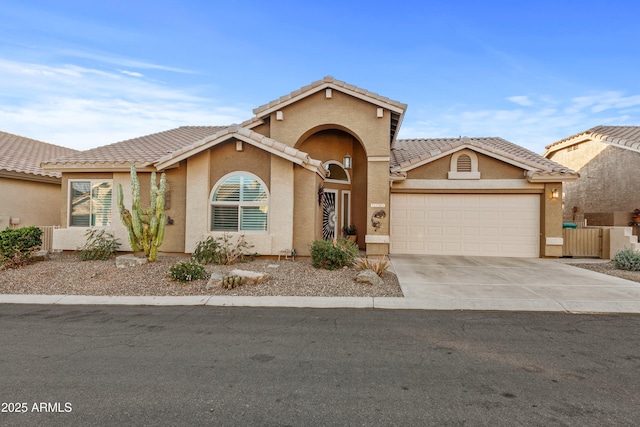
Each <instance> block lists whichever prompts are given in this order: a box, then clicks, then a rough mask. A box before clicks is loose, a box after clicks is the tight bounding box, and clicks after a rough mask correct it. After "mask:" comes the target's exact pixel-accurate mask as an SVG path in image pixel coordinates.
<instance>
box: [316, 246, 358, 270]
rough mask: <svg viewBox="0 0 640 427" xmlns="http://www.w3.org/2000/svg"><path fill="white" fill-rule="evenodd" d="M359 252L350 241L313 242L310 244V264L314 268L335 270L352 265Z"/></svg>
mask: <svg viewBox="0 0 640 427" xmlns="http://www.w3.org/2000/svg"><path fill="white" fill-rule="evenodd" d="M359 252H360V249H359V248H358V245H357V244H356V243H355V242H353V241H351V240H346V239H340V240H336V239H333V240H314V241H313V243H312V244H311V263H312V264H313V266H314V267H315V268H324V269H327V270H336V269H338V268H342V267H345V266H349V265H351V264H353V260H354V259H355V257H356V256H357V255H358V253H359Z"/></svg>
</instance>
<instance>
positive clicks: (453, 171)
mask: <svg viewBox="0 0 640 427" xmlns="http://www.w3.org/2000/svg"><path fill="white" fill-rule="evenodd" d="M462 155H467V156H469V158H470V159H471V172H458V157H460V156H462ZM448 178H449V179H480V172H479V171H478V156H477V155H476V153H474V152H473V151H472V150H460V151H458V152H456V153H453V155H452V156H451V164H450V165H449V174H448Z"/></svg>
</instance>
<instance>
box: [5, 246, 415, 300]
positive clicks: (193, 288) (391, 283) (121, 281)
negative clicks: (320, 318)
mask: <svg viewBox="0 0 640 427" xmlns="http://www.w3.org/2000/svg"><path fill="white" fill-rule="evenodd" d="M186 259H187V258H185V257H179V256H160V257H159V259H158V261H156V262H154V263H148V264H145V265H142V266H138V267H129V268H117V267H116V263H115V260H114V259H112V260H109V261H80V260H79V259H78V258H77V256H75V255H74V254H55V255H53V256H52V258H51V259H50V260H48V261H39V262H35V263H32V264H29V265H27V266H25V267H22V268H16V269H8V270H3V271H0V294H33V295H36V294H41V295H127V296H139V295H154V296H161V295H170V296H179V295H229V296H344V297H383V296H384V297H402V296H403V294H402V290H401V289H400V285H399V283H398V279H397V277H396V275H395V274H393V273H391V272H388V271H387V272H385V273H384V274H383V276H382V279H383V281H384V285H382V286H379V287H377V286H372V285H368V284H363V283H358V282H356V281H355V280H354V279H355V276H356V274H357V271H355V270H354V269H353V268H344V269H340V270H334V271H329V270H323V269H316V268H314V267H313V266H312V265H311V259H309V258H296V260H295V261H292V260H290V259H289V260H284V259H282V260H281V261H278V260H277V259H274V258H258V259H256V260H255V261H249V262H246V263H238V264H234V265H231V266H219V265H207V266H205V267H206V270H207V273H212V272H217V273H219V274H223V275H224V274H225V273H228V272H229V271H231V270H233V269H241V270H251V271H257V272H262V273H267V274H269V280H267V281H266V282H263V283H260V284H257V285H243V286H240V287H238V288H235V289H231V290H228V289H223V288H222V287H215V288H212V289H207V282H208V280H207V279H203V280H194V281H191V282H187V283H186V284H181V283H179V282H175V281H172V280H171V279H169V277H168V276H167V273H168V272H169V268H170V267H171V266H172V265H173V264H175V263H177V262H179V261H185V260H186ZM276 266H277V267H276Z"/></svg>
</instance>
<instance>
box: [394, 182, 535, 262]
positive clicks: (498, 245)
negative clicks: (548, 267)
mask: <svg viewBox="0 0 640 427" xmlns="http://www.w3.org/2000/svg"><path fill="white" fill-rule="evenodd" d="M390 221H391V236H390V237H391V248H390V252H391V253H392V254H393V253H396V254H434V255H435V254H437V255H479V256H507V257H538V256H539V253H540V252H539V246H540V241H539V239H540V196H539V195H535V194H477V195H476V194H392V195H391V218H390Z"/></svg>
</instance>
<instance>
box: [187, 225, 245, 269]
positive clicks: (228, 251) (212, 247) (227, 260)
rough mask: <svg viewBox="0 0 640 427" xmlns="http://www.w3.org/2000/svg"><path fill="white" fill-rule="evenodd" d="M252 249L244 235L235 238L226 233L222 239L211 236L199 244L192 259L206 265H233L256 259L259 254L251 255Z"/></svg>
mask: <svg viewBox="0 0 640 427" xmlns="http://www.w3.org/2000/svg"><path fill="white" fill-rule="evenodd" d="M252 248H253V245H252V244H250V243H249V242H247V241H246V239H245V237H244V234H241V235H239V236H238V237H237V238H233V237H231V236H230V235H229V234H227V233H224V235H223V236H222V237H217V238H213V237H211V236H209V237H208V238H207V239H206V240H203V241H200V242H198V243H197V245H196V249H195V250H194V252H193V255H192V256H191V258H192V259H193V260H194V261H197V262H202V263H204V264H210V263H212V264H224V265H231V264H233V263H234V262H236V261H245V260H246V259H248V258H250V259H253V258H255V257H256V256H257V254H256V253H251V249H252Z"/></svg>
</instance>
